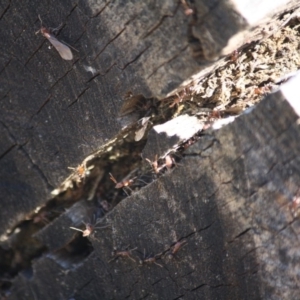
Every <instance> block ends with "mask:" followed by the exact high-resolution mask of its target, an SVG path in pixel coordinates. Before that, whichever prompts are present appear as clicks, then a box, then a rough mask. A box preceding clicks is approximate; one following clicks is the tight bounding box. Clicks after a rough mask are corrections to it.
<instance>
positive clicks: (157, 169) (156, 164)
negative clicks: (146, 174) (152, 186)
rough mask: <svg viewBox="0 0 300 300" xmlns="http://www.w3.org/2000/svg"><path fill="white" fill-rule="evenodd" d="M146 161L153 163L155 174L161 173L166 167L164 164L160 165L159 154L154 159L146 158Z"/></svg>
mask: <svg viewBox="0 0 300 300" xmlns="http://www.w3.org/2000/svg"><path fill="white" fill-rule="evenodd" d="M146 161H147V162H148V163H149V164H150V165H151V167H152V168H153V171H154V173H155V174H159V172H160V171H161V170H162V169H163V168H164V166H160V167H159V166H158V158H157V154H156V155H155V159H154V161H151V160H150V159H149V158H146Z"/></svg>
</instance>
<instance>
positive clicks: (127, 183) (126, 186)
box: [109, 173, 137, 196]
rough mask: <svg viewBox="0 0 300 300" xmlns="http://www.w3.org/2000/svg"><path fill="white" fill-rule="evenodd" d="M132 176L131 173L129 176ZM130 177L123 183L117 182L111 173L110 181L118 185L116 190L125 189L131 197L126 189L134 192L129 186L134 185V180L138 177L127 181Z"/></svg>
mask: <svg viewBox="0 0 300 300" xmlns="http://www.w3.org/2000/svg"><path fill="white" fill-rule="evenodd" d="M130 174H131V173H129V175H130ZM129 175H128V176H126V177H125V178H124V179H123V180H122V181H120V182H118V181H117V180H116V178H115V177H114V176H113V175H112V174H111V173H109V176H110V177H109V178H110V180H112V181H113V182H114V183H115V184H116V186H115V188H116V189H123V191H124V192H125V193H126V195H127V196H129V195H128V193H127V192H126V190H125V188H128V189H129V190H130V191H131V192H133V190H132V189H131V188H130V187H129V186H130V185H132V184H133V183H134V180H135V179H136V178H137V177H134V178H131V179H127V178H128V177H129Z"/></svg>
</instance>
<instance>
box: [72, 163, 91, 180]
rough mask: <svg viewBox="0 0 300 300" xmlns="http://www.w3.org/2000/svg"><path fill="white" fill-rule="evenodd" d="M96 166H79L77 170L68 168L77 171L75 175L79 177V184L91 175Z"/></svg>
mask: <svg viewBox="0 0 300 300" xmlns="http://www.w3.org/2000/svg"><path fill="white" fill-rule="evenodd" d="M94 167H95V166H89V167H86V166H85V165H84V164H81V165H79V166H78V167H76V168H73V167H68V169H70V170H75V175H76V176H77V178H76V179H77V180H76V181H78V182H82V181H83V180H84V179H85V178H86V177H87V176H89V175H90V173H91V172H90V170H92V169H93V168H94Z"/></svg>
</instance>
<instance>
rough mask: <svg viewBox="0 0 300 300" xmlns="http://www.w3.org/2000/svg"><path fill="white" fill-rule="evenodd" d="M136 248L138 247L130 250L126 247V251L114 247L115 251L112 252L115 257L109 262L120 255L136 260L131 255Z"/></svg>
mask: <svg viewBox="0 0 300 300" xmlns="http://www.w3.org/2000/svg"><path fill="white" fill-rule="evenodd" d="M136 249H137V247H135V248H133V249H130V250H128V247H126V250H125V251H117V250H116V249H114V250H113V252H112V255H113V258H112V259H111V260H109V261H108V262H111V261H114V260H117V259H118V258H119V257H124V258H126V257H127V258H129V259H131V260H132V261H134V262H135V259H133V258H132V257H131V255H132V251H134V250H136Z"/></svg>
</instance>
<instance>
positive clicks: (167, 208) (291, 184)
mask: <svg viewBox="0 0 300 300" xmlns="http://www.w3.org/2000/svg"><path fill="white" fill-rule="evenodd" d="M298 118H299V115H298V114H296V113H295V111H294V110H293V108H292V107H291V106H290V104H289V103H288V101H286V100H284V98H283V97H282V95H281V93H280V92H278V93H276V94H273V95H270V96H268V97H267V98H266V99H265V100H264V101H263V102H262V103H260V104H259V105H258V106H257V107H256V108H254V109H253V110H252V111H251V112H249V113H247V114H244V115H242V116H240V117H239V118H237V119H236V121H235V122H232V123H230V124H228V125H227V126H225V127H223V128H221V129H220V130H217V131H212V132H211V133H210V134H208V135H206V136H204V137H202V138H201V139H200V140H199V141H198V142H197V143H195V144H194V145H193V146H192V147H191V148H189V150H188V151H187V153H186V155H185V158H184V159H183V160H182V162H181V166H179V167H176V168H175V170H173V171H172V172H170V173H167V174H165V175H164V176H162V177H161V178H159V179H158V180H157V181H155V182H153V183H152V184H150V185H148V186H147V187H145V188H144V189H142V190H140V191H139V192H138V193H136V194H134V195H132V196H131V197H128V198H127V199H126V200H124V201H122V202H121V203H120V204H119V205H118V206H117V207H116V208H115V209H114V210H113V211H112V212H111V213H110V214H108V215H107V217H106V218H105V219H106V223H108V224H111V229H105V230H98V231H96V232H95V234H94V235H91V236H90V237H89V239H90V241H91V242H92V244H93V247H94V253H93V254H92V255H90V256H89V257H88V258H87V259H86V260H83V261H82V264H83V265H81V264H80V265H78V267H77V268H76V267H75V266H76V264H75V265H73V268H71V269H70V270H69V271H68V272H62V269H56V270H54V271H53V272H54V273H53V276H52V277H50V278H49V271H47V272H43V270H46V268H47V269H48V268H49V267H48V266H50V265H52V267H51V269H52V268H53V267H54V265H56V263H50V261H49V259H47V258H44V259H42V260H39V262H38V263H36V264H34V266H33V268H34V270H35V271H34V277H33V280H31V282H32V283H30V284H29V283H26V284H25V286H26V287H25V288H26V289H27V290H28V291H27V292H28V293H29V294H28V297H27V298H25V296H24V299H30V297H32V292H30V290H34V291H35V294H36V295H37V296H36V297H37V298H41V297H43V298H45V299H53V297H58V296H59V295H64V297H70V298H71V297H74V298H75V299H86V297H87V298H89V299H99V295H100V294H99V293H101V297H102V298H103V299H123V298H126V297H129V298H132V299H139V298H142V297H146V296H147V297H149V298H150V299H157V298H164V299H175V298H178V297H185V298H187V299H201V298H205V299H216V298H217V299H296V298H297V295H298V280H297V269H298V267H299V266H298V263H297V262H296V261H297V252H298V250H297V249H298V244H299V241H298V238H297V235H298V231H299V225H298V223H299V220H298V218H297V217H296V215H294V214H293V213H294V212H295V211H297V210H294V212H293V207H292V206H291V205H292V203H293V197H294V196H295V195H296V194H297V191H298V190H299V179H300V178H299V177H300V172H299V167H298V166H299V161H298V160H299V159H298V157H299V150H300V146H299V135H300V131H299V125H298V121H297V120H298ZM55 222H56V221H55ZM55 222H54V223H55ZM57 222H59V220H57ZM183 239H185V240H186V241H187V244H186V245H185V246H184V247H183V248H182V249H180V250H179V251H178V253H177V254H176V255H175V256H174V258H172V259H169V258H168V253H169V252H170V249H172V245H174V243H175V242H176V241H178V240H181V241H182V240H183ZM114 247H115V248H117V249H120V250H122V249H123V250H124V249H125V248H126V247H129V248H135V247H137V251H134V252H133V254H132V258H133V259H135V260H136V262H133V261H132V260H130V259H126V258H119V259H117V260H115V261H111V262H109V261H110V259H111V257H112V256H111V252H112V250H113V249H114ZM144 251H145V253H146V255H151V254H152V255H157V263H158V264H159V265H161V267H160V266H159V265H156V264H149V265H148V264H147V265H140V264H139V261H140V260H142V259H143V257H144ZM84 266H85V267H84ZM89 266H90V267H89ZM55 268H59V267H58V266H56V267H55ZM88 268H89V272H88V274H87V273H86V272H87V269H88ZM59 270H60V271H59ZM82 272H85V273H84V274H86V275H84V276H83V275H82ZM58 273H60V274H61V275H60V276H61V280H60V282H57V281H56V277H55V276H54V274H58ZM79 274H80V275H79ZM77 276H79V277H77ZM83 277H84V279H85V280H84V279H83ZM46 281H47V285H48V286H57V289H56V290H55V291H51V292H50V290H49V291H47V290H46V289H44V285H45V283H44V282H46ZM16 282H17V283H18V284H17V285H14V286H16V288H15V289H16V291H15V292H13V295H14V296H12V297H11V298H12V299H18V296H17V295H20V293H22V295H24V293H23V292H21V291H20V290H18V289H19V288H20V285H22V284H21V278H18V279H17V281H16ZM85 284H86V286H84V285H85ZM50 295H51V296H50Z"/></svg>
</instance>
